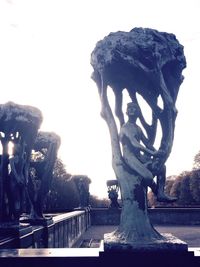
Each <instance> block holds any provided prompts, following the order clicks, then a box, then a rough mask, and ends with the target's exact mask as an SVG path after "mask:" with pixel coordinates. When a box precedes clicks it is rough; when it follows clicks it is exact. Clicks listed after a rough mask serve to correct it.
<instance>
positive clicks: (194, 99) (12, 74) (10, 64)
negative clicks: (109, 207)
mask: <svg viewBox="0 0 200 267" xmlns="http://www.w3.org/2000/svg"><path fill="white" fill-rule="evenodd" d="M199 14H200V1H199V0H182V1H180V0H168V1H165V0H163V1H160V0H140V1H138V0H84V1H82V0H73V1H66V0H0V103H1V104H3V103H6V102H7V101H13V102H15V103H18V104H25V105H31V106H35V107H38V108H39V109H40V110H41V111H42V113H43V123H42V127H41V130H44V131H53V132H56V133H57V134H58V135H60V137H61V140H62V143H61V147H60V149H59V157H60V158H61V159H62V160H63V162H64V164H65V165H66V170H67V171H68V172H69V173H71V174H85V175H88V176H89V177H90V178H91V180H92V184H91V187H90V192H91V193H92V194H95V195H98V196H100V197H106V196H107V188H106V180H109V179H115V174H114V172H113V170H112V166H111V147H110V137H109V133H108V129H107V125H106V124H105V122H104V121H103V120H102V118H101V117H100V100H99V96H98V93H97V89H96V85H95V83H94V82H93V81H92V80H91V78H90V76H91V73H92V67H91V65H90V55H91V52H92V51H93V49H94V47H95V45H96V43H97V41H99V40H101V39H103V38H104V37H105V36H106V35H108V34H109V33H110V32H115V31H118V30H120V31H130V30H131V29H132V28H134V27H148V28H153V29H157V30H159V31H166V32H169V33H174V34H175V35H176V37H177V39H178V40H179V42H180V43H181V44H182V45H184V52H185V56H186V60H187V68H186V69H185V70H184V72H183V75H184V76H185V80H184V82H183V84H182V85H181V88H180V91H179V96H178V99H177V103H176V107H177V109H178V111H179V113H178V116H177V119H176V129H175V138H174V145H173V149H172V153H171V155H170V157H169V159H168V161H167V164H166V165H167V175H177V174H179V173H180V172H182V171H184V170H190V169H191V168H192V164H193V158H194V156H195V154H196V153H197V152H198V151H199V150H200V122H199V115H200V105H199V102H200V93H199V92H200V82H199V75H200V68H199V62H200V52H199V47H200V28H199V20H200V16H199Z"/></svg>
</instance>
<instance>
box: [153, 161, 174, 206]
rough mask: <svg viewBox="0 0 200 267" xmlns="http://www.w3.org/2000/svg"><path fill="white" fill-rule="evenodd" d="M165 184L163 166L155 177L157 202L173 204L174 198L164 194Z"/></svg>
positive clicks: (164, 169)
mask: <svg viewBox="0 0 200 267" xmlns="http://www.w3.org/2000/svg"><path fill="white" fill-rule="evenodd" d="M165 182H166V166H165V165H164V166H163V168H162V170H161V171H160V173H159V174H158V175H157V201H159V202H174V201H176V200H177V198H176V197H170V196H167V195H166V194H165V192H164V190H165Z"/></svg>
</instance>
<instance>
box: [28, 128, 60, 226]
mask: <svg viewBox="0 0 200 267" xmlns="http://www.w3.org/2000/svg"><path fill="white" fill-rule="evenodd" d="M59 147H60V137H59V136H58V135H57V134H55V133H53V132H42V131H40V132H39V133H38V135H37V138H36V141H35V143H34V147H33V149H34V152H33V153H32V159H31V162H30V167H31V168H30V175H29V183H28V188H29V196H30V199H31V213H30V219H31V221H32V222H34V221H35V222H38V220H39V221H45V220H46V219H48V218H45V217H44V215H43V206H44V201H45V198H46V196H47V193H48V192H49V190H50V186H51V182H52V177H53V168H54V164H55V162H56V158H57V152H58V149H59Z"/></svg>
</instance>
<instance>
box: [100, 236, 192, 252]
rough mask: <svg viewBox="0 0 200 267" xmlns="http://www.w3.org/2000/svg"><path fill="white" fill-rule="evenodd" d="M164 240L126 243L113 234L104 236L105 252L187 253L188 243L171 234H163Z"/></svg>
mask: <svg viewBox="0 0 200 267" xmlns="http://www.w3.org/2000/svg"><path fill="white" fill-rule="evenodd" d="M162 236H163V239H160V240H159V239H155V240H150V241H140V240H138V241H135V242H132V243H131V242H130V243H129V242H126V241H123V240H120V239H118V238H116V237H115V236H114V235H113V233H109V234H105V235H104V251H105V252H109V251H111V252H112V251H113V252H114V251H123V252H157V251H163V252H187V251H188V245H187V243H186V242H184V241H182V240H180V239H178V238H176V237H175V236H173V235H171V234H168V233H166V234H162Z"/></svg>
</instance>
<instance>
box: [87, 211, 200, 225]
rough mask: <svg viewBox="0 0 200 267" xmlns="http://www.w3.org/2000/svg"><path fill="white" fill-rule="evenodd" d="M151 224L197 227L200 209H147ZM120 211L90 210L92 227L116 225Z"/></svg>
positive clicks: (199, 220) (199, 221)
mask: <svg viewBox="0 0 200 267" xmlns="http://www.w3.org/2000/svg"><path fill="white" fill-rule="evenodd" d="M148 212H149V217H150V220H151V222H152V224H159V225H199V224H200V208H150V209H148ZM120 214H121V210H120V209H105V208H101V209H99V208H98V209H92V210H91V224H92V225H118V224H119V220H120Z"/></svg>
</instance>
